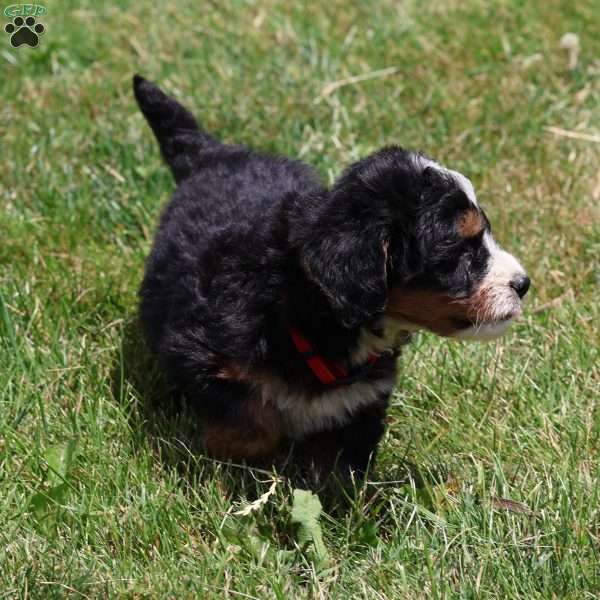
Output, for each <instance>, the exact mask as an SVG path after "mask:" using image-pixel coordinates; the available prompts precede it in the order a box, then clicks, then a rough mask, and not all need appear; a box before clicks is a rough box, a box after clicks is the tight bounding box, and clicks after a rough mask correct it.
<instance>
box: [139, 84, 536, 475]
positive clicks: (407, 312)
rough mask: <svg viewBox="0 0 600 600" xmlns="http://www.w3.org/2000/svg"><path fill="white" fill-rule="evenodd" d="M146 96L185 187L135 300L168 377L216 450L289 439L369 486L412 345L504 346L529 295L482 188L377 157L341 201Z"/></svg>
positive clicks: (345, 185)
mask: <svg viewBox="0 0 600 600" xmlns="http://www.w3.org/2000/svg"><path fill="white" fill-rule="evenodd" d="M133 87H134V93H135V97H136V99H137V102H138V104H139V107H140V109H141V111H142V113H143V114H144V116H145V118H146V120H147V121H148V123H149V125H150V127H151V128H152V130H153V131H154V134H155V136H156V138H157V140H158V143H159V145H160V149H161V151H162V155H163V157H164V159H165V161H166V162H167V164H168V165H169V167H170V168H171V171H172V172H173V176H174V178H175V181H176V183H177V189H176V191H175V193H174V195H173V197H172V199H171V201H170V202H169V203H168V205H167V207H166V208H165V210H164V212H163V214H162V217H161V220H160V225H159V227H158V231H157V233H156V237H155V240H154V246H153V248H152V252H151V253H150V256H149V258H148V260H147V264H146V272H145V276H144V280H143V283H142V286H141V290H140V296H141V310H140V312H141V321H142V323H143V326H144V329H145V331H146V334H147V338H148V341H149V344H150V346H151V348H152V350H153V351H154V352H155V353H156V354H157V356H158V359H159V362H160V364H161V365H162V367H163V369H164V370H165V372H166V374H167V376H168V378H169V380H170V381H171V382H172V383H173V384H174V385H176V386H177V387H178V388H179V389H180V390H181V391H182V392H183V393H184V394H185V396H186V397H187V399H188V400H189V401H190V402H192V403H193V404H194V405H196V406H197V408H198V410H199V411H200V412H201V414H202V422H203V423H204V434H203V435H204V440H203V441H204V445H205V447H206V450H207V451H208V453H210V454H211V455H213V456H215V457H218V458H221V459H230V460H235V461H242V460H244V461H250V462H252V461H257V460H259V459H265V458H267V459H268V458H269V457H271V456H272V455H273V453H274V452H275V450H276V449H277V447H278V446H279V444H280V443H281V442H282V441H284V440H296V441H297V442H298V443H299V445H300V447H301V448H303V453H304V454H303V455H304V456H305V457H307V458H309V459H310V460H311V461H312V462H313V463H315V464H316V465H317V466H318V468H320V469H322V470H324V471H326V472H327V471H328V470H329V469H331V468H332V467H333V466H334V464H335V465H337V466H338V468H340V469H342V470H346V471H349V470H353V471H355V472H357V473H363V472H364V471H365V469H366V468H367V466H368V464H369V461H370V460H372V458H373V457H374V454H375V451H376V447H377V444H378V442H379V440H380V438H381V436H382V434H383V432H384V421H385V414H386V408H387V405H388V399H389V397H390V394H391V393H392V390H393V388H394V385H395V381H396V362H397V360H396V359H397V356H398V353H399V349H400V347H401V345H402V344H403V343H406V342H407V341H408V339H409V337H410V332H414V331H418V330H421V329H426V330H429V331H432V332H434V333H436V334H439V335H441V336H445V337H449V338H458V339H474V340H484V339H490V338H494V337H497V336H499V335H501V334H502V333H504V332H505V331H506V329H507V328H508V327H509V325H510V323H511V322H512V321H513V319H515V318H516V317H517V316H518V315H519V314H520V313H521V305H522V298H523V296H524V295H525V294H526V293H527V290H528V288H529V284H530V281H529V278H528V277H527V275H526V274H525V271H524V269H523V267H522V266H521V265H520V264H519V262H518V261H517V260H516V259H515V258H514V257H513V256H512V255H510V254H508V253H507V252H505V251H504V250H501V249H500V247H499V246H498V245H497V243H496V242H495V241H494V238H493V237H492V233H491V229H490V223H489V221H488V219H487V217H486V215H485V214H484V212H483V210H482V209H481V207H480V206H479V205H478V203H477V199H476V197H475V192H474V190H473V186H472V185H471V182H470V181H469V180H468V179H467V178H466V177H465V176H464V175H461V174H460V173H458V172H456V171H452V170H450V169H447V168H445V167H442V166H441V165H440V164H438V163H436V162H434V161H433V160H431V159H430V158H427V157H426V156H425V155H423V154H420V153H416V152H411V151H409V150H406V149H404V148H401V147H398V146H391V147H387V148H383V149H382V150H379V151H378V152H375V153H374V154H372V155H371V156H368V157H367V158H364V159H363V160H360V161H358V162H357V163H355V164H353V165H351V166H350V167H348V168H347V169H346V170H345V171H344V172H343V173H342V175H341V176H340V177H339V179H338V180H337V181H336V182H335V183H334V184H333V186H331V187H330V188H328V187H326V186H325V185H324V184H323V183H322V181H321V180H320V179H319V177H318V176H317V174H316V173H315V172H314V171H313V169H311V168H310V167H309V166H307V165H305V164H303V163H301V162H299V161H296V160H292V159H289V158H284V157H280V156H271V155H267V154H263V153H259V152H254V151H251V150H249V149H247V148H245V147H243V146H237V145H230V144H223V143H221V142H220V141H218V140H217V139H216V138H215V137H213V136H211V135H209V134H208V133H205V132H204V131H203V130H202V129H201V128H200V127H199V126H198V123H197V122H196V120H195V119H194V117H193V116H192V115H191V114H190V113H189V112H188V111H187V110H186V109H185V108H184V107H183V106H181V105H180V104H179V103H178V102H176V101H175V100H173V99H172V98H169V97H168V96H166V95H165V94H164V93H163V92H162V91H161V90H160V89H159V88H158V87H156V86H155V85H154V84H153V83H151V82H149V81H146V80H145V79H143V78H142V77H140V76H139V75H136V76H135V77H134V79H133Z"/></svg>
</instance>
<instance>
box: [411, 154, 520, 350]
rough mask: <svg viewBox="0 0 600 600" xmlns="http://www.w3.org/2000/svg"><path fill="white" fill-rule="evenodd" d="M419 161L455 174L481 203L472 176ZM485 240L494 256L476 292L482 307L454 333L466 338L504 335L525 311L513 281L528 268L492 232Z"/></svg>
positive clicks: (423, 159) (422, 158)
mask: <svg viewBox="0 0 600 600" xmlns="http://www.w3.org/2000/svg"><path fill="white" fill-rule="evenodd" d="M416 161H417V164H418V166H419V167H421V168H422V169H425V168H427V167H431V168H434V169H436V170H438V171H439V172H441V173H445V174H446V175H448V176H450V177H452V179H454V181H455V182H456V184H457V185H458V186H459V187H460V188H461V189H462V190H463V192H464V193H465V195H466V196H467V198H468V199H469V200H470V201H471V202H472V203H473V205H474V206H476V207H477V206H479V205H478V203H477V197H476V196H475V190H474V188H473V184H472V183H471V180H470V179H469V178H468V177H465V176H464V175H463V174H462V173H459V172H458V171H454V170H452V169H447V168H446V167H444V166H442V165H440V164H439V163H436V162H435V161H433V160H431V159H430V158H427V157H426V156H421V155H417V157H416ZM483 243H484V245H485V247H486V248H487V250H488V252H489V253H490V258H489V262H488V270H487V272H486V274H485V277H484V278H483V280H482V281H481V283H480V285H479V288H478V290H477V291H476V294H480V298H481V310H480V311H479V314H478V315H477V322H476V324H475V325H473V326H472V327H469V328H467V329H462V330H460V331H458V332H457V333H455V334H453V335H452V337H455V338H458V339H462V340H489V339H494V338H497V337H499V336H501V335H502V334H504V332H505V331H506V330H507V329H508V328H509V326H510V324H511V323H512V321H513V319H514V318H515V317H518V316H519V315H520V314H521V300H520V298H519V297H518V296H517V294H516V292H515V290H514V289H513V288H512V287H511V285H510V282H511V281H513V280H516V279H517V278H519V277H523V276H524V275H525V270H524V269H523V267H522V266H521V264H520V263H519V261H518V260H517V259H516V258H515V257H514V256H513V255H512V254H509V253H508V252H505V251H504V250H502V249H501V248H500V247H499V246H498V244H496V241H495V240H494V238H493V237H492V235H491V234H490V233H489V232H486V233H485V234H484V237H483Z"/></svg>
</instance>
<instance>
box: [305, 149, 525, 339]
mask: <svg viewBox="0 0 600 600" xmlns="http://www.w3.org/2000/svg"><path fill="white" fill-rule="evenodd" d="M315 211H316V213H317V214H316V215H314V216H313V218H314V220H313V228H312V234H311V236H310V238H309V240H308V241H307V243H306V244H304V246H303V251H302V255H301V259H302V263H303V267H304V269H305V271H306V273H307V275H308V277H309V279H311V280H312V281H313V282H314V283H316V284H317V285H318V286H319V288H320V289H321V291H322V292H323V293H324V294H325V295H326V297H327V298H328V300H329V303H330V305H331V307H332V309H333V311H334V314H335V315H336V317H337V318H338V319H339V320H340V322H341V323H342V324H343V325H344V326H345V327H348V328H352V327H357V326H360V325H362V324H365V323H367V322H369V321H370V320H373V319H376V318H378V317H381V316H383V315H387V316H388V317H391V318H393V319H395V320H397V321H400V322H401V323H402V324H403V325H404V326H406V328H407V329H419V328H425V329H428V330H430V331H433V332H434V333H437V334H439V335H443V336H448V337H456V338H459V339H490V338H494V337H498V336H499V335H502V334H503V333H504V332H505V331H506V329H507V328H508V327H509V325H510V323H511V322H512V321H513V319H515V318H516V317H517V316H519V315H520V313H521V306H522V299H523V296H524V295H525V294H526V293H527V290H528V288H529V278H528V277H527V275H526V273H525V271H524V269H523V267H522V266H521V265H520V263H519V262H518V261H517V259H516V258H514V257H513V256H512V255H511V254H509V253H508V252H505V251H504V250H502V249H501V248H500V247H499V246H498V245H497V243H496V242H495V241H494V238H493V237H492V232H491V228H490V223H489V221H488V219H487V217H486V215H485V213H484V212H483V210H482V209H481V207H480V206H479V205H478V203H477V200H476V197H475V192H474V190H473V186H472V185H471V182H470V181H469V180H468V179H467V178H466V177H465V176H464V175H461V174H460V173H457V172H456V171H451V170H449V169H446V168H444V167H442V166H440V165H438V164H437V163H435V162H433V161H432V160H430V159H428V158H426V157H425V156H423V155H421V154H416V153H413V152H409V151H406V150H403V149H401V148H397V147H392V148H386V149H384V150H381V151H379V152H377V153H376V154H374V155H372V156H370V157H369V158H367V159H364V160H362V161H360V162H358V163H356V164H355V165H353V166H352V167H350V168H349V169H348V170H347V171H346V172H345V173H344V174H343V175H342V177H341V178H340V179H339V180H338V182H336V184H335V185H334V187H333V188H332V190H331V192H330V195H329V197H328V198H327V200H326V201H323V202H322V203H321V204H320V205H319V206H317V207H316V208H315Z"/></svg>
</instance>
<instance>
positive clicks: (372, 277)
mask: <svg viewBox="0 0 600 600" xmlns="http://www.w3.org/2000/svg"><path fill="white" fill-rule="evenodd" d="M301 261H302V267H303V268H304V270H305V272H306V274H307V276H308V278H309V279H310V280H311V281H312V282H313V283H315V284H316V285H317V286H318V287H319V288H320V289H321V291H322V292H323V293H324V294H325V296H326V297H327V299H328V301H329V304H330V305H331V307H332V309H333V311H334V314H335V315H336V317H337V319H338V320H339V322H340V323H341V324H342V325H343V326H344V327H347V328H349V329H350V328H354V327H358V326H359V325H361V324H362V323H364V322H366V321H368V320H370V319H372V318H374V317H376V316H378V315H379V314H381V313H382V312H383V310H384V308H385V305H386V302H387V281H386V279H387V273H386V262H387V242H386V241H385V240H384V238H383V235H382V234H381V233H380V234H377V232H373V231H368V230H364V231H357V230H355V231H349V230H345V231H336V232H334V233H327V234H325V235H324V236H323V237H321V238H319V239H316V238H314V239H312V240H311V241H309V242H308V243H306V244H305V245H304V248H303V250H302V253H301Z"/></svg>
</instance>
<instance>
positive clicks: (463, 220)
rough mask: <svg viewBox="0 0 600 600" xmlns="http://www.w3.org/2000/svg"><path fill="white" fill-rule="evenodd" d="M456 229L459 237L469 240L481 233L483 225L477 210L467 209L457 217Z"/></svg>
mask: <svg viewBox="0 0 600 600" xmlns="http://www.w3.org/2000/svg"><path fill="white" fill-rule="evenodd" d="M456 227H457V229H458V233H459V235H460V237H462V238H470V237H475V236H476V235H479V234H480V233H481V232H482V231H483V229H484V227H485V223H484V222H483V218H482V217H481V213H480V212H479V211H478V210H476V209H474V208H469V209H468V210H466V211H464V212H463V213H462V214H461V215H460V216H459V217H458V221H457V224H456Z"/></svg>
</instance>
